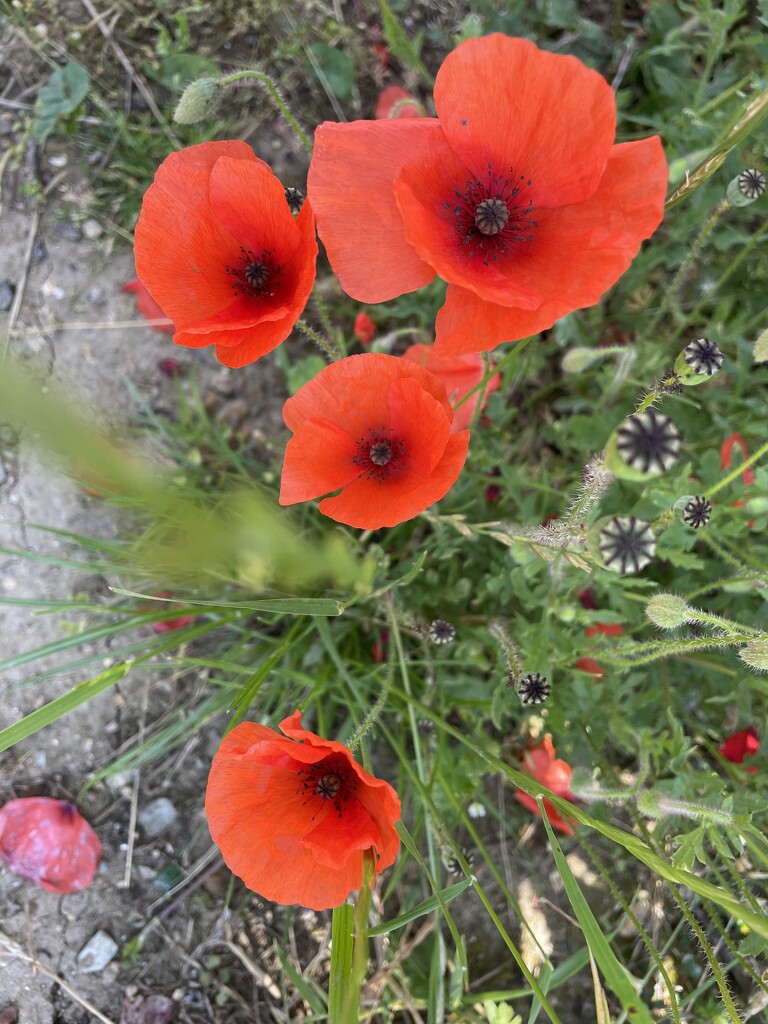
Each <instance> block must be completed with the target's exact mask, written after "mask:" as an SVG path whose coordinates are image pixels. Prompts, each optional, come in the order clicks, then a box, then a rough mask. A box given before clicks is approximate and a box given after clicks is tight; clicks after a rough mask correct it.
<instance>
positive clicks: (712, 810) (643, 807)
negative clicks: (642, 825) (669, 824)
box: [637, 789, 733, 825]
mask: <svg viewBox="0 0 768 1024" xmlns="http://www.w3.org/2000/svg"><path fill="white" fill-rule="evenodd" d="M637 808H638V810H639V811H640V813H641V814H646V815H648V817H649V818H663V817H665V816H666V815H672V814H675V815H680V816H681V817H683V818H693V819H695V820H696V821H707V822H709V823H710V824H711V825H732V824H733V816H732V815H730V814H728V813H727V812H726V811H721V810H720V809H719V808H717V807H707V806H706V804H696V803H692V802H691V801H690V800H678V799H676V798H675V797H673V796H670V795H669V794H668V793H659V792H657V791H656V790H653V789H646V790H643V792H641V793H638V795H637Z"/></svg>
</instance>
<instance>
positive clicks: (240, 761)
mask: <svg viewBox="0 0 768 1024" xmlns="http://www.w3.org/2000/svg"><path fill="white" fill-rule="evenodd" d="M280 729H281V731H282V732H283V733H284V734H285V736H280V735H279V734H278V733H276V732H275V731H274V730H273V729H267V728H266V727H265V726H263V725H256V724H254V723H253V722H243V723H242V724H241V725H238V726H236V727H235V728H234V729H233V730H232V732H230V733H229V735H227V736H225V737H224V740H223V741H222V744H221V747H220V748H219V750H218V752H217V754H216V756H215V757H214V759H213V764H212V766H211V773H210V776H209V778H208V790H207V792H206V797H205V810H206V814H207V815H208V827H209V829H210V832H211V836H212V837H213V840H214V842H215V843H216V844H217V845H218V847H219V848H220V850H221V852H222V855H223V857H224V860H225V861H226V863H227V865H228V866H229V868H230V869H231V870H232V871H233V872H234V873H235V874H236V875H238V876H239V877H240V878H242V880H243V881H244V882H245V884H246V885H247V886H248V888H249V889H253V890H254V891H255V892H257V893H259V894H260V895H261V896H264V897H265V898H266V899H268V900H274V901H275V902H277V903H284V904H292V903H298V904H299V905H300V906H303V907H309V908H310V909H312V910H326V909H328V908H330V907H337V906H339V905H340V904H342V903H343V902H344V901H345V900H346V898H347V896H348V895H349V893H350V892H352V891H353V890H354V889H359V888H360V886H361V884H362V880H363V857H364V854H365V852H366V851H367V850H369V849H370V848H371V847H372V848H373V849H374V850H375V852H376V855H377V860H376V873H377V874H378V873H379V872H381V871H383V870H384V868H387V867H389V865H390V864H392V863H393V862H394V860H395V857H396V856H397V851H398V847H399V845H400V839H399V836H398V834H397V832H396V830H395V822H396V821H398V819H399V818H400V801H399V799H398V797H397V794H396V793H395V791H394V790H393V789H392V787H391V786H390V785H389V783H388V782H385V781H384V780H383V779H377V778H375V777H374V776H373V775H369V774H368V772H366V771H364V770H363V768H361V767H360V765H359V764H358V763H357V761H355V759H354V758H353V757H352V754H351V753H350V752H349V750H348V749H347V748H346V747H345V746H344V745H343V744H341V743H336V742H334V741H332V740H324V739H321V738H320V737H319V736H316V735H315V734H314V733H312V732H307V730H305V729H302V727H301V712H300V711H295V712H294V713H293V714H292V715H290V716H289V717H288V718H286V719H285V720H284V721H282V722H281V723H280ZM285 737H288V738H287V739H286V738H285Z"/></svg>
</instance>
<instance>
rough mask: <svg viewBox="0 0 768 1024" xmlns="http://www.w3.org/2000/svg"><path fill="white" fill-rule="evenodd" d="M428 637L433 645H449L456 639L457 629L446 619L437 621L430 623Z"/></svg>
mask: <svg viewBox="0 0 768 1024" xmlns="http://www.w3.org/2000/svg"><path fill="white" fill-rule="evenodd" d="M427 636H428V637H429V639H430V640H431V641H432V643H433V644H449V643H451V641H453V640H455V639H456V627H455V626H454V625H453V623H452V622H446V621H445V619H435V621H434V622H432V623H430V626H429V630H428V631H427Z"/></svg>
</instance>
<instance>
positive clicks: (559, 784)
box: [515, 735, 576, 836]
mask: <svg viewBox="0 0 768 1024" xmlns="http://www.w3.org/2000/svg"><path fill="white" fill-rule="evenodd" d="M523 765H524V766H525V768H526V771H528V772H529V773H530V774H531V775H532V776H533V777H534V779H536V781H537V782H540V783H541V784H542V786H546V787H547V789H551V790H552V792H553V793H554V794H555V796H561V797H563V799H565V800H570V801H571V802H573V801H574V800H575V799H576V798H575V797H574V795H573V793H572V792H571V766H570V765H569V764H566V762H565V761H563V760H561V759H560V758H556V757H555V748H554V746H553V744H552V737H551V736H549V735H547V736H545V737H544V739H543V740H542V742H541V743H539V744H538V745H537V746H535V747H531V749H530V750H526V752H525V753H524V754H523ZM515 797H516V798H517V800H518V801H519V802H520V803H521V804H522V805H523V807H527V808H528V810H529V811H533V813H534V814H535V815H536V816H537V817H538V818H540V817H541V811H540V810H539V805H538V802H537V801H536V800H535V799H534V798H533V797H532V796H529V795H528V794H527V793H523V791H522V790H520V789H516V790H515ZM544 809H545V810H546V812H547V818H548V819H549V823H550V825H551V826H552V828H556V829H557V830H558V832H564V833H565V835H568V836H570V835H573V827H572V825H571V824H570V822H569V821H568V819H567V818H564V817H563V816H562V815H561V814H560V812H559V811H557V810H555V808H554V806H553V804H552V802H551V801H550V800H545V801H544Z"/></svg>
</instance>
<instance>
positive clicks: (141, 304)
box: [120, 277, 176, 334]
mask: <svg viewBox="0 0 768 1024" xmlns="http://www.w3.org/2000/svg"><path fill="white" fill-rule="evenodd" d="M120 291H121V292H134V294H135V295H136V309H137V310H138V311H139V313H140V314H141V316H143V317H144V319H145V320H161V321H162V323H152V324H150V325H149V326H150V327H151V328H152V330H153V331H164V332H165V333H166V334H173V332H174V331H175V330H176V328H175V327H174V326H173V324H172V323H171V321H170V320H169V319H168V317H167V316H166V315H165V313H164V312H163V311H162V309H160V307H159V306H158V304H157V303H156V302H155V300H154V299H153V298H152V296H151V295H150V294H149V292H148V291H147V289H146V288H145V287H144V285H143V284H142V283H141V281H140V280H139V279H138V277H137V278H134V280H133V281H126V283H125V284H124V285H123V286H122V287H121V289H120Z"/></svg>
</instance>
